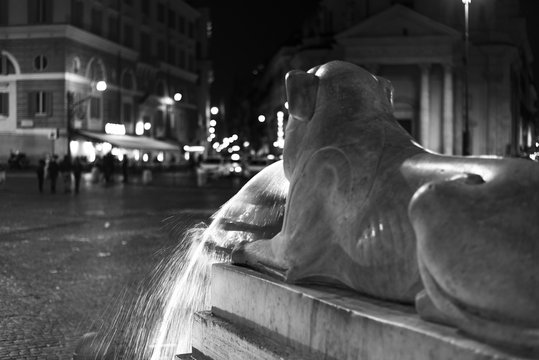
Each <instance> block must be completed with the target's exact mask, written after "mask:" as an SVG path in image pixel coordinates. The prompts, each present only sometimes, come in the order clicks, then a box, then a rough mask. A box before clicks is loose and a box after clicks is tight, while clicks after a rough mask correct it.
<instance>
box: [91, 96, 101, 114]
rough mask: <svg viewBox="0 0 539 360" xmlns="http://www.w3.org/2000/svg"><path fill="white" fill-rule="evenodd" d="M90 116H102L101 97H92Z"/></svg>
mask: <svg viewBox="0 0 539 360" xmlns="http://www.w3.org/2000/svg"><path fill="white" fill-rule="evenodd" d="M90 118H91V119H100V118H101V98H98V97H95V96H93V97H91V98H90Z"/></svg>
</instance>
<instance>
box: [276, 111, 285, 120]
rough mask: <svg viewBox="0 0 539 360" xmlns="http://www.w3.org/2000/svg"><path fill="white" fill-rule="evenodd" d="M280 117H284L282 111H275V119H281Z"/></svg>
mask: <svg viewBox="0 0 539 360" xmlns="http://www.w3.org/2000/svg"><path fill="white" fill-rule="evenodd" d="M282 118H284V112H282V111H277V119H282Z"/></svg>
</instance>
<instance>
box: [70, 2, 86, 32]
mask: <svg viewBox="0 0 539 360" xmlns="http://www.w3.org/2000/svg"><path fill="white" fill-rule="evenodd" d="M72 6H73V11H72V13H71V14H72V15H71V23H72V24H73V25H75V26H77V27H80V28H82V27H83V26H84V2H83V1H82V0H75V1H73V3H72Z"/></svg>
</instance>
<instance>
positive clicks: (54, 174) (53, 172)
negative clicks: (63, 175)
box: [47, 155, 60, 194]
mask: <svg viewBox="0 0 539 360" xmlns="http://www.w3.org/2000/svg"><path fill="white" fill-rule="evenodd" d="M57 160H58V156H57V155H53V156H52V158H51V159H50V160H49V165H48V166H47V174H48V176H49V180H50V182H51V194H54V193H56V180H57V179H58V173H59V171H60V169H59V167H58V161H57Z"/></svg>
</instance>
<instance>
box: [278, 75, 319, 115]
mask: <svg viewBox="0 0 539 360" xmlns="http://www.w3.org/2000/svg"><path fill="white" fill-rule="evenodd" d="M285 82H286V96H287V98H288V112H289V113H290V115H292V116H293V117H294V118H296V119H298V120H301V121H309V120H310V119H311V117H312V116H313V114H314V108H315V105H316V94H317V92H318V82H319V79H318V77H317V76H316V75H314V74H310V73H306V72H304V71H300V70H292V71H289V72H288V73H287V74H286V78H285Z"/></svg>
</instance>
